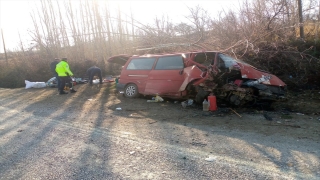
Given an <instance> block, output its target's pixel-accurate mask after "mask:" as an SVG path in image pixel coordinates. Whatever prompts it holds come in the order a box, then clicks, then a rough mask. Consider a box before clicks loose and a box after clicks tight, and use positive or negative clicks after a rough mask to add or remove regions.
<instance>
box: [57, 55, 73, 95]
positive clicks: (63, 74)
mask: <svg viewBox="0 0 320 180" xmlns="http://www.w3.org/2000/svg"><path fill="white" fill-rule="evenodd" d="M67 61H68V60H67V58H62V59H61V61H60V62H59V63H58V64H57V65H56V72H57V74H58V76H59V79H60V87H59V94H60V95H62V94H68V92H65V91H64V90H63V89H64V87H65V86H66V82H68V84H69V88H70V92H71V93H74V92H77V91H76V90H74V89H73V83H72V79H71V77H70V76H73V73H72V72H71V70H70V68H69V64H68V62H67Z"/></svg>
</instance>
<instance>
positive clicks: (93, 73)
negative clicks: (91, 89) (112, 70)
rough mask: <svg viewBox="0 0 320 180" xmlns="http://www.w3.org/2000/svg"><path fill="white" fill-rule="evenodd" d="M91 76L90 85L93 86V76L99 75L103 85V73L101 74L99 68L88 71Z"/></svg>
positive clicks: (95, 67) (93, 67) (91, 68)
mask: <svg viewBox="0 0 320 180" xmlns="http://www.w3.org/2000/svg"><path fill="white" fill-rule="evenodd" d="M86 74H87V75H88V76H89V82H90V85H92V80H93V76H94V75H98V76H99V78H100V84H102V73H101V69H100V68H98V67H97V66H92V67H90V68H89V69H88V70H87V73H86Z"/></svg>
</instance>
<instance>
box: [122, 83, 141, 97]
mask: <svg viewBox="0 0 320 180" xmlns="http://www.w3.org/2000/svg"><path fill="white" fill-rule="evenodd" d="M138 94H139V91H138V87H137V85H135V84H128V85H127V86H126V87H125V89H124V96H125V97H128V98H135V97H137V96H138Z"/></svg>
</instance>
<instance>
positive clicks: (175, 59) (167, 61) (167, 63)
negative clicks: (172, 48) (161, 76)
mask: <svg viewBox="0 0 320 180" xmlns="http://www.w3.org/2000/svg"><path fill="white" fill-rule="evenodd" d="M183 68H184V65H183V59H182V56H169V57H160V58H159V59H158V62H157V65H156V67H155V69H157V70H160V69H183Z"/></svg>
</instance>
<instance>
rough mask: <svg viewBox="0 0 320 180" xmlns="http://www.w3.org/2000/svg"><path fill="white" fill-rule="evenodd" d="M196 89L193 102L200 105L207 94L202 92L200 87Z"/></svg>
mask: <svg viewBox="0 0 320 180" xmlns="http://www.w3.org/2000/svg"><path fill="white" fill-rule="evenodd" d="M197 89H198V93H197V95H196V98H195V101H196V103H198V104H202V102H203V101H204V99H206V97H207V96H208V95H209V93H208V92H206V91H204V90H203V89H202V88H201V87H198V88H197Z"/></svg>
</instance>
